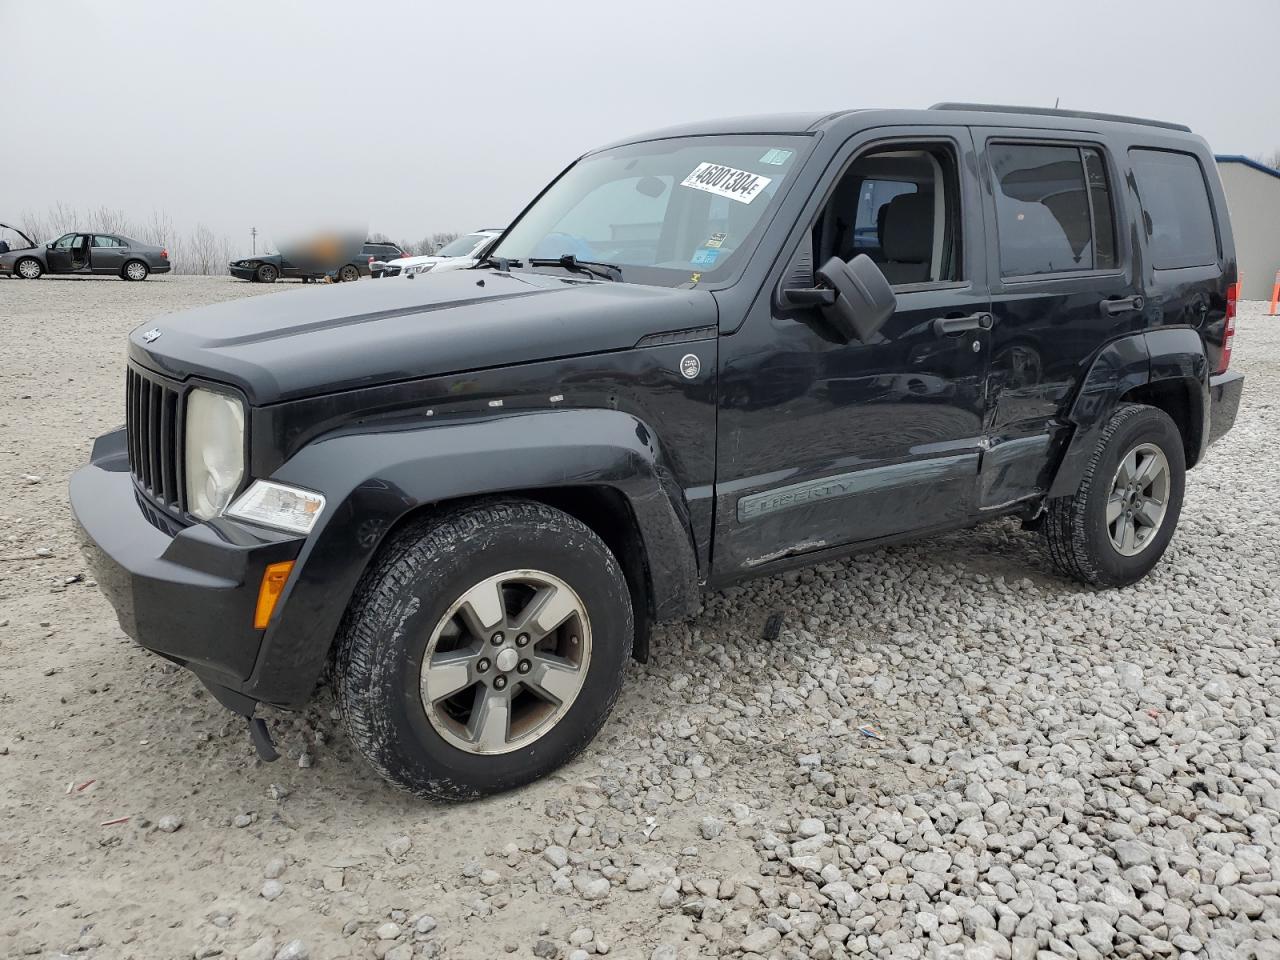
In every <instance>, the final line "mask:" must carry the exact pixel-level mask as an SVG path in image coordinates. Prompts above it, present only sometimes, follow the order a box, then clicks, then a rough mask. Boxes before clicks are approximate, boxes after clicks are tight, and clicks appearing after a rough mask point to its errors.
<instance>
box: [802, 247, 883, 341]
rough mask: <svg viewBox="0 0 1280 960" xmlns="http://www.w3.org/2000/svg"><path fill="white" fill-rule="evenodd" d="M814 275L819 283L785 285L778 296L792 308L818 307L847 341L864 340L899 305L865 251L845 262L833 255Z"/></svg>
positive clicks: (828, 321) (832, 327)
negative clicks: (815, 285) (802, 286)
mask: <svg viewBox="0 0 1280 960" xmlns="http://www.w3.org/2000/svg"><path fill="white" fill-rule="evenodd" d="M802 256H803V254H802ZM801 266H807V265H806V264H801ZM814 276H816V278H817V280H818V282H819V283H820V284H821V286H817V287H811V288H810V287H804V288H801V287H786V288H784V289H783V290H781V291H779V297H778V299H779V301H780V302H781V304H782V306H784V307H789V308H792V309H804V308H806V307H817V308H818V309H819V310H821V311H822V316H823V319H825V320H826V322H827V325H828V326H830V327H831V329H832V330H833V331H834V332H835V333H837V334H838V335H839V336H840V337H842V338H843V339H844V341H845V342H846V343H848V342H850V341H852V340H860V341H862V342H863V343H866V342H867V341H868V340H870V339H871V338H872V337H873V336H875V334H876V332H877V331H878V330H879V329H880V328H881V327H883V326H884V324H885V321H886V320H888V319H889V318H890V317H891V316H893V311H894V310H896V309H897V308H898V298H897V297H895V296H894V295H893V288H892V287H891V286H890V285H889V281H888V280H887V279H885V275H884V274H883V273H881V272H880V268H879V267H877V266H876V265H875V261H873V260H872V259H871V258H870V257H868V256H867V255H866V254H865V253H860V254H858V255H857V256H856V257H854V258H853V259H852V260H850V261H849V262H848V263H845V262H844V261H843V260H841V259H840V258H839V257H832V258H831V259H830V260H828V261H827V262H826V263H825V264H823V265H822V268H821V269H820V270H817V271H815V273H814ZM796 279H798V275H797V276H796Z"/></svg>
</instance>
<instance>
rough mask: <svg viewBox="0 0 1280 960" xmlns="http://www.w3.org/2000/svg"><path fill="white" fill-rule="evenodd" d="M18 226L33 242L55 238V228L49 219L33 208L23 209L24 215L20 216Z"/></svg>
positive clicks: (42, 241)
mask: <svg viewBox="0 0 1280 960" xmlns="http://www.w3.org/2000/svg"><path fill="white" fill-rule="evenodd" d="M18 226H19V228H21V230H22V232H23V233H25V234H26V235H27V236H28V237H30V238H31V242H32V243H45V242H46V241H49V240H52V239H53V230H52V228H51V227H50V226H49V221H48V220H46V219H45V218H44V217H42V216H40V214H38V213H36V212H35V211H33V210H24V211H22V216H21V217H19V218H18Z"/></svg>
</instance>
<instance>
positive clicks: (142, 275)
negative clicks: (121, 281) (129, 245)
mask: <svg viewBox="0 0 1280 960" xmlns="http://www.w3.org/2000/svg"><path fill="white" fill-rule="evenodd" d="M124 272H125V275H126V276H127V277H128V278H129V279H130V280H145V279H146V276H147V268H146V267H145V266H144V265H142V264H141V263H139V262H138V261H137V260H132V261H130V262H129V264H128V265H127V266H126V267H125V268H124Z"/></svg>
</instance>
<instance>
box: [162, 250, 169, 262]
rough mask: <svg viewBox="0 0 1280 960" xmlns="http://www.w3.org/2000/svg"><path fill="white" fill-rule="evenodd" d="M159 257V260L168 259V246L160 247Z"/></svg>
mask: <svg viewBox="0 0 1280 960" xmlns="http://www.w3.org/2000/svg"><path fill="white" fill-rule="evenodd" d="M160 259H161V260H168V259H169V248H168V247H161V248H160Z"/></svg>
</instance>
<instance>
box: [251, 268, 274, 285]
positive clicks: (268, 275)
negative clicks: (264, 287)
mask: <svg viewBox="0 0 1280 960" xmlns="http://www.w3.org/2000/svg"><path fill="white" fill-rule="evenodd" d="M278 276H280V271H279V270H277V269H276V266H275V264H274V263H260V264H258V269H257V270H256V271H254V274H253V279H255V280H257V281H258V282H259V283H275V282H276V278H277V277H278Z"/></svg>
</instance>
